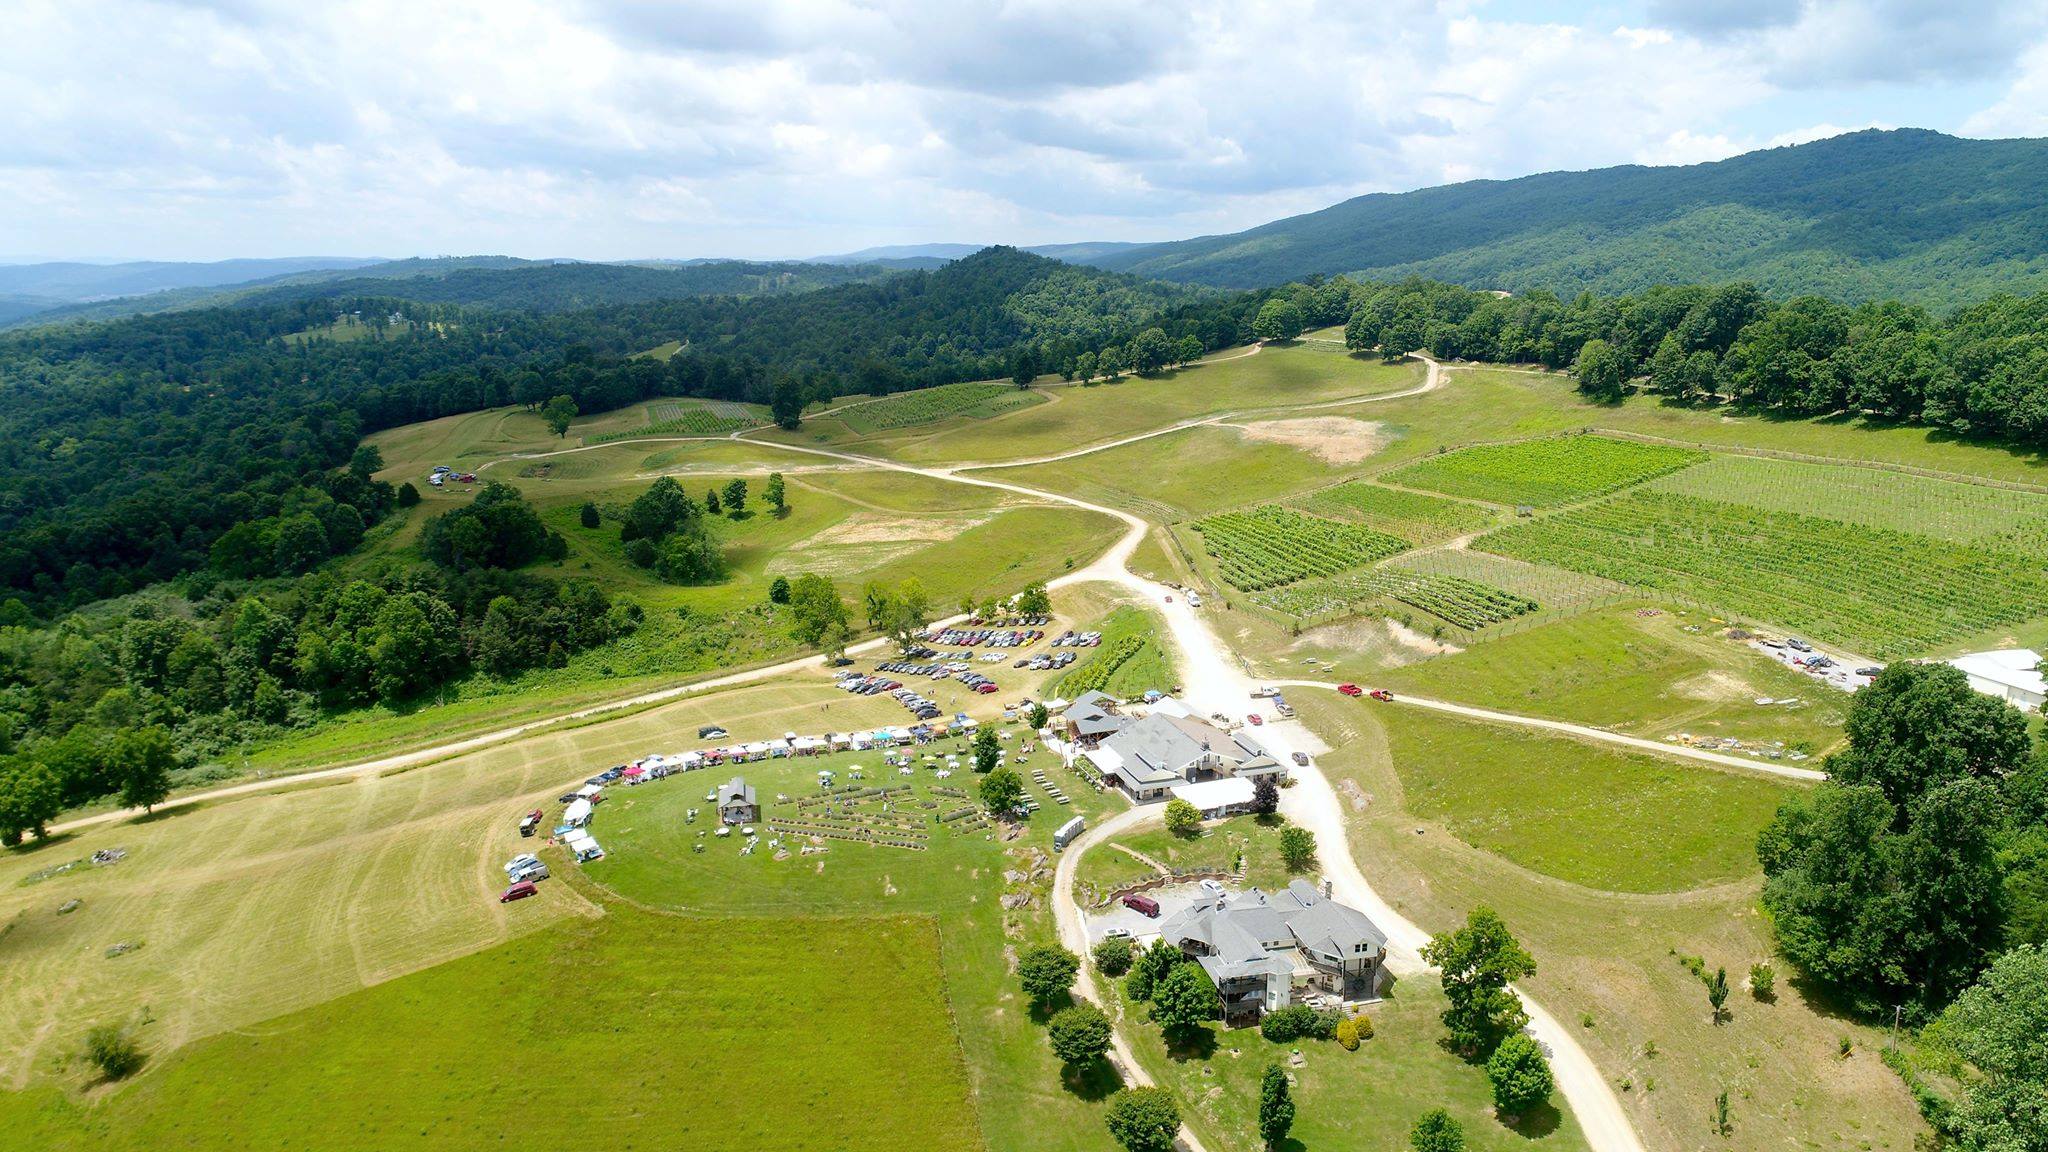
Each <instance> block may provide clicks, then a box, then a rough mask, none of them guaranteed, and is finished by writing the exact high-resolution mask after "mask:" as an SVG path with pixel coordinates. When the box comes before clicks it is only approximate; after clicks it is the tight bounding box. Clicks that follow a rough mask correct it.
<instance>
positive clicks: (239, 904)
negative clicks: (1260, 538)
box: [0, 672, 990, 1083]
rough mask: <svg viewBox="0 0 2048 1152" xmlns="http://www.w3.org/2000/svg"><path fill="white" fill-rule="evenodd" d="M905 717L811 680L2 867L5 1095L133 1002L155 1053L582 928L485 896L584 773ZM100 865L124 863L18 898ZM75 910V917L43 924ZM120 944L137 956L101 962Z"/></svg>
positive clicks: (16, 855)
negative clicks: (536, 821) (710, 727)
mask: <svg viewBox="0 0 2048 1152" xmlns="http://www.w3.org/2000/svg"><path fill="white" fill-rule="evenodd" d="M942 698H943V699H944V700H945V702H946V703H947V705H948V707H949V709H951V708H955V707H957V708H961V709H971V710H973V711H976V712H979V713H982V714H990V713H989V712H988V709H989V708H990V706H989V705H988V704H986V703H982V702H979V701H981V700H982V699H985V698H973V697H971V696H970V695H969V694H968V693H966V692H965V691H961V692H958V693H955V694H952V695H945V696H943V697H942ZM970 700H974V701H976V702H975V703H970ZM902 716H903V711H902V709H901V708H900V707H898V706H897V705H896V703H895V702H894V701H891V700H887V699H875V698H872V697H849V696H847V695H846V694H845V693H842V692H838V691H836V690H834V689H832V688H831V687H830V686H829V684H828V683H826V679H825V677H824V675H823V673H822V672H821V673H817V674H815V675H813V676H810V677H806V678H803V679H800V680H794V681H790V682H783V683H767V684H761V685H756V686H749V687H745V688H735V689H729V690H726V691H722V692H718V693H713V694H708V695H706V696H703V697H698V698H692V699H687V700H684V701H681V702H678V703H674V704H669V705H665V706H663V707H660V708H655V709H650V710H648V711H645V712H642V713H640V714H638V715H634V716H630V717H626V718H622V719H616V720H611V721H607V722H605V723H602V724H594V725H589V726H586V727H582V728H575V729H567V730H563V731H559V732H553V733H550V734H548V735H544V736H537V737H533V738H530V739H527V740H523V741H520V742H518V743H515V744H509V745H505V746H503V747H499V748H493V749H490V750H487V751H482V752H476V753H472V754H469V755H465V756H460V757H457V758H454V759H451V760H448V761H444V762H442V763H438V764H434V765H432V766H429V767H423V768H417V769H413V770H410V771H400V772H394V773H390V774H386V775H382V776H374V777H368V778H361V779H355V780H348V781H330V782H316V783H313V784H308V785H301V786H298V787H294V786H293V785H291V784H290V783H289V782H280V784H279V786H278V789H277V791H276V792H275V793H269V794H264V795H260V796H256V797H251V798H247V799H241V800H236V801H233V802H228V803H221V804H216V805H205V806H198V807H191V808H178V809H170V810H166V811H165V812H163V813H162V814H160V815H158V816H156V817H154V818H143V819H135V820H130V821H127V822H123V823H117V824H113V825H109V826H102V827H99V828H94V829H92V830H90V831H88V832H84V833H80V834H78V835H76V836H72V837H60V838H58V839H57V840H55V841H54V842H52V843H50V844H48V845H44V846H38V847H32V848H30V849H26V850H13V851H8V852H5V853H0V924H8V925H11V927H10V928H8V929H7V930H6V935H5V936H4V938H0V939H4V948H5V950H6V957H7V965H8V973H9V979H8V980H7V981H5V982H4V983H0V1054H4V1057H0V1058H4V1061H5V1062H4V1063H0V1083H19V1082H21V1080H22V1079H23V1078H24V1077H25V1076H27V1075H28V1074H29V1073H30V1072H31V1071H32V1070H35V1069H41V1068H43V1067H45V1065H46V1064H47V1062H48V1060H49V1059H50V1058H51V1057H52V1055H53V1054H55V1053H61V1052H67V1051H70V1050H71V1049H72V1048H74V1047H75V1045H76V1043H77V1041H78V1038H79V1037H80V1036H81V1035H83V1033H84V1031H85V1030H86V1029H87V1028H88V1027H90V1026H91V1025H93V1024H96V1023H99V1022H102V1021H105V1020H110V1019H120V1018H123V1017H125V1016H127V1015H129V1014H131V1013H133V1012H136V1011H139V1010H140V1009H142V1008H144V1007H147V1008H148V1009H149V1011H150V1012H151V1013H153V1015H154V1016H155V1018H156V1021H157V1023H156V1024H155V1025H153V1026H152V1039H153V1042H154V1043H156V1044H160V1045H163V1046H166V1047H168V1046H174V1045H177V1044H182V1043H186V1042H188V1041H193V1040H198V1039H201V1038H204V1037H207V1036H211V1035H214V1034H217V1033H219V1032H222V1031H228V1030H235V1029H245V1028H249V1027H251V1026H252V1025H255V1024H257V1023H259V1022H260V1021H263V1020H266V1019H269V1018H270V1017H272V1016H276V1015H278V1014H280V1013H284V1012H289V1011H293V1010H296V1009H299V1008H303V1007H306V1006H308V1005H310V1004H314V1003H317V1002H319V1001H322V1000H325V999H328V998H330V997H333V996H337V995H341V994H343V993H346V992H350V991H353V990H355V989H357V988H360V987H363V986H366V985H370V984H375V983H378V982H381V981H385V980H390V979H392V978H394V977H397V976H401V975H404V974H405V973H408V972H412V971H416V970H419V969H422V968H426V967H430V966H432V965H434V964H438V963H441V962H443V961H446V960H449V959H452V958H454V957H457V956H461V955H465V954H467V953H470V952H474V951H477V950H479V949H481V948H485V947H488V946H490V945H492V944H495V943H499V942H501V941H504V940H506V939H509V938H511V937H513V936H515V935H518V934H521V933H524V932H527V931H531V930H533V929H535V928H537V927H540V926H543V925H545V924H547V923H549V922H552V921H554V920H557V919H561V918H563V917H568V916H575V915H581V914H587V913H589V912H590V911H591V908H590V905H589V903H588V902H587V901H585V900H582V899H579V898H576V897H575V896H574V894H573V893H570V892H569V891H568V890H567V889H564V888H559V887H551V888H550V890H549V892H548V893H547V894H546V896H545V897H544V898H542V899H539V900H529V901H525V902H523V903H520V904H517V905H512V906H500V905H498V904H497V903H496V902H495V901H493V900H491V899H490V897H491V895H492V894H493V893H494V892H495V891H496V885H497V884H498V883H499V881H500V880H501V877H499V876H498V875H497V866H498V864H499V863H500V862H501V861H503V860H504V859H505V858H506V857H508V856H510V855H511V854H512V853H514V852H516V851H518V850H519V847H517V846H518V845H520V844H521V841H520V839H519V837H518V835H517V834H516V830H515V829H514V827H513V825H514V822H515V821H516V820H517V817H518V814H519V813H520V812H523V811H525V810H526V809H528V808H531V807H534V806H535V805H536V804H538V803H540V802H541V801H543V800H553V799H554V797H555V796H556V795H558V794H559V793H560V792H561V791H562V790H563V788H564V786H565V785H567V784H570V783H573V782H576V781H579V780H581V779H582V778H584V777H585V776H588V775H589V774H590V773H591V772H592V771H593V770H594V769H595V768H601V767H608V766H610V765H612V764H616V763H619V762H620V761H622V760H625V759H627V758H629V757H633V756H638V755H644V754H646V753H648V752H651V751H661V750H670V751H674V750H680V749H682V748H687V747H692V746H694V744H695V739H694V738H695V734H696V729H697V727H698V726H699V725H702V724H707V723H719V724H724V725H726V726H728V727H729V728H730V729H731V731H732V734H733V737H734V738H735V739H739V740H749V739H764V738H767V737H770V736H779V735H781V734H782V733H783V732H785V731H788V730H790V729H797V730H800V731H811V730H821V729H824V728H826V727H828V726H841V725H843V726H846V727H853V726H856V725H879V724H887V723H900V722H901V718H902ZM482 719H484V720H485V721H486V722H490V723H495V724H503V723H504V722H505V718H504V717H503V716H492V715H485V716H484V717H483V718H482ZM352 753H353V754H359V752H358V750H357V749H356V748H354V747H347V748H344V749H342V750H340V752H339V754H340V755H348V754H352ZM99 849H126V850H127V852H128V856H127V858H126V859H124V860H122V861H121V862H120V863H118V864H116V865H113V866H109V867H93V866H90V865H82V866H78V867H74V868H72V869H70V870H68V871H66V872H63V873H61V874H58V875H54V876H51V877H49V878H47V879H43V880H40V881H35V882H29V878H30V877H32V876H34V875H35V874H36V873H39V872H42V871H44V870H46V869H50V868H52V867H54V866H58V865H63V864H67V863H71V862H74V861H78V860H82V859H85V858H87V857H89V856H90V855H91V854H92V853H93V852H94V851H97V850H99ZM72 899H78V900H81V901H83V905H82V906H81V907H80V908H78V909H77V910H75V911H73V912H71V913H69V914H65V915H59V914H58V913H57V909H58V908H59V907H61V906H62V905H63V904H64V903H65V902H66V901H69V900H72ZM118 943H136V944H140V945H141V948H140V949H139V950H137V951H135V952H133V953H131V954H129V955H124V956H120V957H117V958H114V959H106V958H104V956H103V952H104V950H105V949H106V948H107V947H109V946H110V945H113V944H118Z"/></svg>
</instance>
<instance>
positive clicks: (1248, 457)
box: [980, 425, 1332, 519]
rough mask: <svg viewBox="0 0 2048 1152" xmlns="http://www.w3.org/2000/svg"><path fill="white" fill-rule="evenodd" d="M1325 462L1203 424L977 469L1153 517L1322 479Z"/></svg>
mask: <svg viewBox="0 0 2048 1152" xmlns="http://www.w3.org/2000/svg"><path fill="white" fill-rule="evenodd" d="M1331 469H1332V466H1331V465H1330V464H1328V463H1327V462H1325V461H1323V460H1320V459H1318V458H1317V457H1316V456H1315V455H1314V453H1312V452H1310V451H1308V450H1307V449H1305V448H1303V447H1299V446H1295V445H1289V444H1280V443H1272V442H1262V441H1256V440H1251V439H1248V438H1247V437H1246V436H1245V434H1244V433H1243V432H1242V431H1240V430H1238V429H1233V428H1222V427H1217V426H1214V425H1204V426H1200V427H1195V428H1188V429H1184V430H1182V431H1179V432H1170V433H1168V434H1166V435H1164V436H1155V437H1153V438H1151V439H1149V440H1141V441H1139V442H1137V443H1135V444H1127V445H1124V446H1123V447H1121V448H1109V449H1105V450H1103V451H1101V452H1091V453H1089V454H1087V455H1085V456H1076V457H1073V458H1072V459H1068V460H1060V461H1055V462H1053V463H1049V464H1036V465H1032V466H1030V467H1024V468H1003V469H997V470H990V471H987V472H983V473H980V475H983V476H986V477H987V478H989V479H993V480H1001V481H1004V482H1006V483H1012V484H1024V485H1027V486H1029V487H1032V488H1039V489H1043V490H1045V491H1050V492H1060V493H1064V494H1067V495H1072V496H1079V497H1081V498H1082V499H1085V500H1090V501H1093V502H1094V503H1097V504H1107V505H1109V506H1111V507H1115V508H1126V509H1129V510H1131V511H1134V512H1137V513H1139V514H1140V515H1144V516H1149V517H1152V518H1154V519H1183V518H1186V517H1191V516H1205V515H1208V514H1210V513H1213V512H1220V511H1222V510H1224V509H1226V508H1235V507H1237V506H1239V505H1241V504H1245V503H1247V502H1251V501H1260V500H1277V499H1281V498H1283V497H1287V496H1291V495H1293V494H1295V493H1297V492H1302V491H1305V490H1308V489H1311V488H1314V487H1316V486H1317V485H1321V484H1327V483H1329V482H1330V479H1331V475H1332V471H1331Z"/></svg>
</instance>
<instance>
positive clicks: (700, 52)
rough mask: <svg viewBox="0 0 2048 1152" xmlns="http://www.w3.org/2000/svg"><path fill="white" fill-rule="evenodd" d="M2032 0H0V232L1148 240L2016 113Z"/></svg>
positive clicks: (2035, 85)
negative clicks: (1564, 7)
mask: <svg viewBox="0 0 2048 1152" xmlns="http://www.w3.org/2000/svg"><path fill="white" fill-rule="evenodd" d="M2033 7H2035V6H2033V5H2028V4H2001V3H1990V2H1986V0H1951V2H1949V3H1944V4H1932V3H1928V2H1926V0H1866V2H1862V3H1850V2H1849V0H1807V2H1805V3H1790V4H1785V3H1779V4H1770V3H1762V2H1758V0H1728V2H1722V3H1700V2H1698V0H1688V2H1687V3H1684V4H1680V3H1676V2H1675V0H1651V2H1650V3H1649V5H1648V7H1647V8H1646V9H1645V10H1643V11H1642V12H1641V13H1639V14H1638V19H1636V20H1634V21H1633V22H1632V23H1631V24H1629V25H1627V26H1623V27H1615V26H1613V25H1612V24H1611V23H1609V24H1601V25H1592V24H1586V23H1583V22H1574V21H1572V20H1563V19H1560V20H1556V21H1551V22H1543V21H1538V20H1532V19H1529V18H1526V17H1520V16H1516V17H1513V18H1510V17H1508V16H1505V15H1494V14H1492V13H1491V12H1490V10H1489V9H1488V8H1487V7H1486V6H1483V5H1477V6H1475V5H1473V4H1471V3H1469V2H1467V0H1389V2H1388V3H1383V4H1378V5H1374V6H1372V7H1371V9H1370V10H1367V9H1362V8H1360V7H1358V6H1357V5H1355V4H1350V3H1339V2H1335V0H1331V2H1328V3H1325V2H1323V0H1258V2H1250V3H1247V2H1243V0H1185V2H1183V3H1179V4H1173V5H1166V4H1159V3H1155V2H1150V0H681V2H672V0H660V2H656V0H433V2H421V0H352V2H351V3H349V4H342V5H307V4H303V3H299V2H296V0H289V2H288V0H17V3H16V4H14V5H13V6H12V10H11V12H10V20H11V26H10V36H9V37H7V38H5V39H4V40H0V252H36V253H49V252H65V251H68V252H72V253H76V254H80V255H150V256H169V257H210V256H224V255H230V254H252V255H254V254H278V253H286V252H343V251H348V252H362V253H379V254H391V255H403V254H411V253H416V252H452V251H510V252H517V253H520V254H525V255H582V256H592V257H622V256H653V255H704V254H760V255H803V254H808V253H811V252H818V251H830V250H844V249H847V248H852V247H858V246H861V245H864V244H869V243H885V242H906V241H917V240H923V239H930V238H935V237H937V238H959V237H967V238H972V239H978V240H1008V241H1015V242H1026V243H1030V242H1042V241H1052V240H1068V239H1094V238H1117V239H1124V238H1129V239H1150V238H1168V237H1175V236H1181V235H1187V234H1192V233H1196V232H1207V231H1219V230H1229V229H1235V228H1241V227H1245V226H1248V225H1250V224H1255V223H1259V222H1262V221H1264V220H1266V219H1270V218H1272V217H1274V216H1277V215H1282V214H1286V213H1290V212H1297V211H1303V210H1308V209H1313V208H1317V207H1321V206H1323V205H1326V204H1328V203H1330V202H1332V201H1334V200H1337V199H1341V198H1343V197H1346V196H1351V195H1356V194H1358V193H1360V192H1366V191H1376V190H1399V189H1405V188H1411V187H1417V186H1422V185H1426V184H1434V183H1441V182H1445V181H1449V180H1458V179H1467V178H1473V177H1510V176H1516V175H1521V174H1524V173H1528V172H1534V171H1545V170H1553V169H1560V168H1579V167H1592V166H1599V165H1605V164H1615V163H1631V162H1633V163H1692V162H1697V161H1701V160H1709V159H1717V158H1720V157H1722V156H1726V155H1730V154H1733V153H1735V152H1739V151H1743V150H1745V149H1747V148H1751V147H1756V146H1759V145H1761V144H1763V143H1766V142H1790V141H1792V140H1795V139H1804V138H1811V137H1814V136H1817V135H1820V134H1832V133H1833V132H1835V131H1839V129H1837V128H1835V127H1834V125H1833V124H1831V123H1829V122H1828V121H1827V115H1826V114H1824V113H1823V111H1822V110H1821V108H1820V107H1819V106H1816V107H1815V108H1813V109H1812V110H1811V111H1808V110H1806V109H1804V108H1802V106H1801V105H1800V104H1799V102H1798V99H1797V97H1798V93H1800V92H1815V93H1818V94H1822V95H1827V96H1839V95H1840V94H1841V93H1842V92H1845V91H1846V92H1853V91H1854V90H1856V89H1857V88H1858V87H1859V86H1864V85H1871V84H1879V83H1892V82H1895V81H1898V80H1901V79H1907V80H1911V81H1912V82H1914V83H1924V84H1941V83H1945V82H1946V81H1945V80H1944V79H1943V77H1946V76H1949V75H1952V74H1955V73H1958V72H1965V71H1967V72H1972V74H1973V75H1975V76H1978V77H1982V76H1985V75H1996V74H1999V70H2000V69H2004V70H2006V71H2007V72H2013V71H2015V69H2014V68H2013V67H2012V64H2013V61H2015V60H2017V59H2019V58H2020V54H2021V53H2023V52H2025V51H2026V50H2028V48H2029V46H2030V45H2033V46H2036V47H2035V48H2034V54H2033V56H2030V57H2027V59H2028V60H2029V61H2030V63H2028V64H2027V65H2026V67H2025V68H2024V69H2021V70H2019V71H2018V74H2019V75H2020V78H2019V79H2017V80H2014V81H2013V87H2012V90H2011V92H2010V94H2009V95H2008V96H2007V98H2006V99H2005V101H2004V102H2003V103H2002V104H2001V105H2000V106H1999V107H1997V108H1993V109H1987V110H1986V111H1985V112H1984V113H1982V114H1980V116H1979V117H1978V118H1977V119H1975V120H1973V121H1971V124H1972V125H1977V126H1978V128H1979V129H1980V130H1984V131H1995V130H2002V129H2000V127H1999V126H2000V125H2015V124H2027V123H2033V124H2037V125H2038V124H2039V123H2040V120H2039V114H2038V113H2037V112H2032V111H2031V109H2037V108H2039V107H2040V106H2041V105H2042V104H2043V101H2042V100H2041V99H2040V97H2039V94H2040V93H2041V92H2042V91H2043V90H2044V87H2048V56H2043V51H2044V50H2043V49H2040V48H2039V47H2038V45H2040V44H2041V43H2042V42H2043V40H2044V37H2048V33H2044V32H2043V30H2042V29H2041V28H2040V27H2039V17H2038V13H2036V12H2033V11H2031V9H2032V8H2033ZM1973 22H1976V26H1977V27H1978V28H1979V29H1980V31H1979V32H1978V33H1977V34H1975V35H1972V34H1971V33H1970V31H1969V29H1970V27H1971V26H1972V24H1973ZM1985 29H1988V31H1985ZM2029 77H2031V78H2032V79H2028V78H2029ZM2029 85H2031V87H2030V86H2029ZM1788 94H1790V95H1791V96H1792V97H1793V98H1794V99H1793V100H1792V102H1791V103H1790V104H1787V103H1786V99H1787V97H1788ZM1838 105H1839V102H1837V104H1833V105H1829V106H1828V107H1827V112H1832V113H1834V114H1836V115H1839V114H1840V113H1839V111H1838ZM1764 108H1768V109H1769V110H1770V111H1769V112H1768V116H1767V117H1766V119H1776V118H1780V117H1782V118H1783V119H1784V123H1759V122H1757V119H1756V118H1757V117H1758V116H1759V115H1763V114H1762V113H1759V111H1758V110H1759V109H1764ZM1802 113H1803V114H1802ZM2030 115H2031V116H2032V117H2033V118H2032V119H2029V116H2030ZM1805 125H1812V126H1813V127H1804V126H1805ZM1931 126H1934V127H1954V125H1931ZM2037 130H2038V129H2037ZM1774 138H1775V139H1774Z"/></svg>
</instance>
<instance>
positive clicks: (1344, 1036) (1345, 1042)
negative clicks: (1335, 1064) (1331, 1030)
mask: <svg viewBox="0 0 2048 1152" xmlns="http://www.w3.org/2000/svg"><path fill="white" fill-rule="evenodd" d="M1337 1043H1338V1044H1339V1045H1340V1046H1342V1047H1343V1049H1344V1050H1345V1051H1346V1052H1356V1051H1358V1025H1357V1024H1355V1023H1353V1022H1352V1021H1350V1020H1346V1021H1344V1022H1343V1023H1341V1024H1339V1025H1337Z"/></svg>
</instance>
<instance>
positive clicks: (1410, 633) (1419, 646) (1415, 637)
mask: <svg viewBox="0 0 2048 1152" xmlns="http://www.w3.org/2000/svg"><path fill="white" fill-rule="evenodd" d="M1386 624H1387V635H1388V636H1391V637H1393V640H1394V643H1396V644H1399V645H1400V646H1402V647H1403V648H1409V649H1412V650H1414V651H1416V652H1421V653H1423V654H1425V655H1428V656H1452V655H1455V654H1457V653H1459V652H1463V651H1464V649H1463V648H1460V647H1458V646H1457V645H1456V644H1446V643H1444V642H1443V641H1441V640H1432V639H1430V638H1429V637H1427V636H1425V635H1423V634H1422V633H1420V632H1417V631H1416V630H1415V629H1413V628H1410V627H1408V626H1407V625H1406V624H1403V623H1401V622H1400V621H1399V620H1389V621H1387V622H1386Z"/></svg>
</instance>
